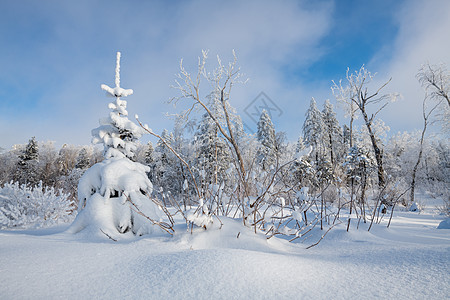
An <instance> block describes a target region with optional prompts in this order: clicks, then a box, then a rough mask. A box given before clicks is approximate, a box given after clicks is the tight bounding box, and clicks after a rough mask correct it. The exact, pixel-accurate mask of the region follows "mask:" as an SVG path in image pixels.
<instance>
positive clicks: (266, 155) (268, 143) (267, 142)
mask: <svg viewBox="0 0 450 300" xmlns="http://www.w3.org/2000/svg"><path fill="white" fill-rule="evenodd" d="M256 137H257V139H258V142H259V143H260V147H259V149H258V153H257V161H258V163H259V164H260V165H261V166H262V168H263V169H267V168H270V166H272V165H274V164H275V163H276V144H277V143H276V136H275V128H274V126H273V123H272V120H271V119H270V116H269V114H268V113H267V111H266V110H263V111H262V113H261V116H260V118H259V121H258V131H257V134H256Z"/></svg>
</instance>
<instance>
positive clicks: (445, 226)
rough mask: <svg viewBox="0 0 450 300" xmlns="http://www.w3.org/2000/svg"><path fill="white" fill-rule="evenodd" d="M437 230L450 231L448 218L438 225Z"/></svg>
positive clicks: (449, 219)
mask: <svg viewBox="0 0 450 300" xmlns="http://www.w3.org/2000/svg"><path fill="white" fill-rule="evenodd" d="M437 229H450V218H447V219H445V220H444V221H442V222H441V223H439V225H438V227H437Z"/></svg>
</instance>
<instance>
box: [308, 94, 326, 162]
mask: <svg viewBox="0 0 450 300" xmlns="http://www.w3.org/2000/svg"><path fill="white" fill-rule="evenodd" d="M324 132H325V124H324V122H323V117H322V113H321V111H320V110H319V109H318V108H317V104H316V100H315V99H314V98H312V99H311V102H310V104H309V108H308V110H307V112H306V118H305V122H304V123H303V139H304V143H305V145H306V146H311V147H312V152H311V154H310V155H311V156H312V159H313V160H314V161H315V162H317V161H319V156H322V155H323V154H324Z"/></svg>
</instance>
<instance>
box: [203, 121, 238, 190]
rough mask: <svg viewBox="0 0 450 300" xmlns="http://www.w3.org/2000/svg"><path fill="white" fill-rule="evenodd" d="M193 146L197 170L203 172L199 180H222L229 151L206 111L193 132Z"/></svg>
mask: <svg viewBox="0 0 450 300" xmlns="http://www.w3.org/2000/svg"><path fill="white" fill-rule="evenodd" d="M194 148H195V152H196V159H195V164H196V166H197V168H198V169H199V171H201V172H204V176H203V177H204V178H202V179H201V180H200V181H199V182H203V183H205V184H207V185H209V184H219V183H221V182H224V181H225V180H226V171H227V170H228V168H229V167H230V164H231V153H230V149H229V147H228V146H227V144H226V142H225V140H224V139H223V138H221V137H220V133H219V130H218V128H217V124H216V123H215V122H214V121H213V120H212V119H211V117H210V116H209V114H207V113H205V114H203V116H202V119H201V121H200V124H199V126H198V128H197V131H196V132H195V134H194ZM202 174H203V173H202Z"/></svg>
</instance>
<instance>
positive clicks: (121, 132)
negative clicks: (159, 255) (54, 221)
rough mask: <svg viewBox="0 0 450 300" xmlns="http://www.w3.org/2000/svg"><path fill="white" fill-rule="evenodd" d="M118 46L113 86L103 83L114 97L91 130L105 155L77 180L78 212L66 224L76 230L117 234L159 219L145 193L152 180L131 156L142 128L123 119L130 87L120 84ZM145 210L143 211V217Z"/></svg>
mask: <svg viewBox="0 0 450 300" xmlns="http://www.w3.org/2000/svg"><path fill="white" fill-rule="evenodd" d="M119 72H120V52H117V63H116V78H115V84H116V86H115V88H110V87H108V86H106V85H102V86H101V87H102V89H103V90H105V91H106V92H107V93H108V94H109V95H110V96H113V97H115V101H114V102H112V103H110V104H109V106H108V107H109V108H111V109H112V112H111V113H110V115H109V117H108V118H105V119H101V120H100V124H101V125H100V127H98V128H97V129H94V130H93V131H92V135H93V137H94V138H93V143H103V145H104V150H105V151H104V156H105V160H104V161H102V162H100V163H97V164H95V165H93V166H92V167H91V168H89V169H88V170H86V172H85V173H84V174H83V176H82V177H81V179H80V182H79V184H78V200H79V205H78V211H79V213H78V215H77V218H76V219H75V221H74V223H73V224H72V226H71V228H70V229H69V231H70V232H73V233H76V232H79V231H82V230H85V229H87V230H86V231H87V232H89V233H91V234H98V235H100V236H102V237H105V236H107V237H108V238H111V239H115V240H116V239H118V238H120V236H121V235H120V234H124V233H127V234H128V235H142V234H146V233H149V232H151V231H152V223H150V222H149V221H148V219H147V218H150V219H152V220H160V217H161V212H160V209H159V208H158V205H157V204H155V203H154V202H153V201H151V200H150V199H149V197H148V195H150V194H151V193H152V190H153V186H152V183H151V182H150V180H149V179H148V177H147V174H146V172H149V171H150V168H149V167H147V166H144V165H142V164H140V163H138V162H134V161H132V160H131V159H132V158H133V157H134V153H133V151H134V150H135V149H136V148H137V145H136V144H135V141H136V140H137V138H138V137H140V136H141V135H142V134H143V132H144V131H143V129H141V128H140V127H139V126H137V125H136V124H135V123H133V122H131V121H129V120H128V118H127V115H128V112H127V111H126V104H127V102H126V101H125V100H121V99H120V98H121V97H125V96H128V95H131V94H132V93H133V90H125V89H123V88H121V87H120V77H119V76H120V75H119ZM142 214H144V215H145V216H146V217H143V216H142Z"/></svg>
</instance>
